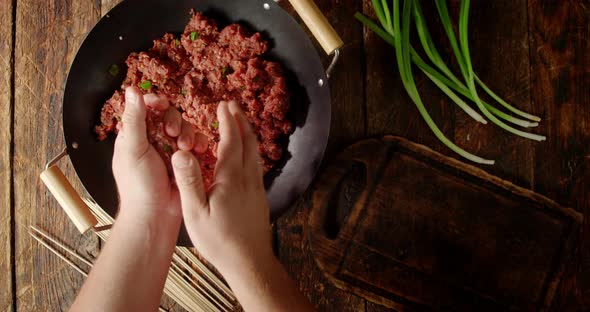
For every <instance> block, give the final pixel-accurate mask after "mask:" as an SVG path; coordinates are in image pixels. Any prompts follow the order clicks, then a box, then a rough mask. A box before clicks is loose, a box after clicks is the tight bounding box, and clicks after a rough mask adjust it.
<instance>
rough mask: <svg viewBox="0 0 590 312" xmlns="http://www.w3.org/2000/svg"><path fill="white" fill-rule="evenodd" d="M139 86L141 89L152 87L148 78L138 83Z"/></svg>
mask: <svg viewBox="0 0 590 312" xmlns="http://www.w3.org/2000/svg"><path fill="white" fill-rule="evenodd" d="M139 87H140V88H142V89H143V90H149V89H151V88H152V82H151V81H149V80H144V81H143V82H142V83H140V84H139Z"/></svg>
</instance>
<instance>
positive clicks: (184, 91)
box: [180, 89, 188, 95]
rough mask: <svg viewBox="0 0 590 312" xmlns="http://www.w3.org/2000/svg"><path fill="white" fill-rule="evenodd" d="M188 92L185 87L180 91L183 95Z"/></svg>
mask: <svg viewBox="0 0 590 312" xmlns="http://www.w3.org/2000/svg"><path fill="white" fill-rule="evenodd" d="M187 93H188V92H187V91H186V90H185V89H182V91H180V94H182V95H186V94H187Z"/></svg>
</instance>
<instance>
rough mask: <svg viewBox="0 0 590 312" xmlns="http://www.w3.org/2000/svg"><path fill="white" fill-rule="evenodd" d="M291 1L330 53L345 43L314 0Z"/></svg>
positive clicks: (325, 49)
mask: <svg viewBox="0 0 590 312" xmlns="http://www.w3.org/2000/svg"><path fill="white" fill-rule="evenodd" d="M289 2H291V5H292V6H293V8H295V11H297V14H299V16H301V19H303V22H305V25H307V27H309V29H310V30H311V33H312V34H313V35H314V37H315V38H316V39H317V40H318V41H319V43H320V44H321V45H322V48H324V51H326V53H327V54H328V55H330V54H332V53H333V52H334V50H336V49H338V48H340V47H342V46H343V45H344V42H343V41H342V39H341V38H340V36H338V33H336V31H335V30H334V28H333V27H332V25H330V22H328V20H327V19H326V17H325V16H324V14H323V13H322V11H320V9H319V8H318V7H317V5H316V4H315V2H313V0H289Z"/></svg>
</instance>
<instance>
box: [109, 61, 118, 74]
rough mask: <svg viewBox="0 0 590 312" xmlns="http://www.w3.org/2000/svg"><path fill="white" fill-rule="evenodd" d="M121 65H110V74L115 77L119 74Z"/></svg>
mask: <svg viewBox="0 0 590 312" xmlns="http://www.w3.org/2000/svg"><path fill="white" fill-rule="evenodd" d="M119 71H120V70H119V65H117V64H113V65H111V66H110V67H109V74H111V76H113V77H115V76H117V75H118V74H119Z"/></svg>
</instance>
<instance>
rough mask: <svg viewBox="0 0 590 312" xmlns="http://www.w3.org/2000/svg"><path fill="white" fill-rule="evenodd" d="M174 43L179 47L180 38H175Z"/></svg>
mask: <svg viewBox="0 0 590 312" xmlns="http://www.w3.org/2000/svg"><path fill="white" fill-rule="evenodd" d="M174 45H176V46H177V47H179V46H180V40H178V39H174Z"/></svg>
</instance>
